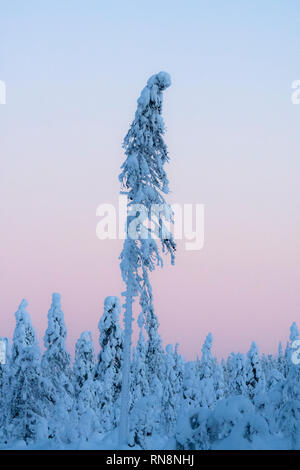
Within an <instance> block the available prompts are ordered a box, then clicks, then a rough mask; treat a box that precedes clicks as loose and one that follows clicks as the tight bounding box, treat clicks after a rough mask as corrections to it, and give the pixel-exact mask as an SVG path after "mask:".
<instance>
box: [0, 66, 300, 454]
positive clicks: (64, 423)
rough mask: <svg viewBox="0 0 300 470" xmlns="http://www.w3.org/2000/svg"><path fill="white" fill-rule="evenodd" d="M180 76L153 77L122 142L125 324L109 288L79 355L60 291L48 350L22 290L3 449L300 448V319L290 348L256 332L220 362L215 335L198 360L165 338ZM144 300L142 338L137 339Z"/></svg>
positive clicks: (4, 374) (2, 396)
mask: <svg viewBox="0 0 300 470" xmlns="http://www.w3.org/2000/svg"><path fill="white" fill-rule="evenodd" d="M170 84H171V79H170V76H169V75H168V74H167V73H165V72H160V73H158V74H156V75H153V76H152V77H150V79H149V80H148V82H147V85H146V86H145V88H144V89H143V90H142V93H141V95H140V98H139V99H138V107H137V111H136V114H135V118H134V120H133V122H132V125H131V127H130V129H129V131H128V134H127V135H126V137H125V140H124V144H123V147H124V150H125V155H126V159H125V162H124V163H123V165H122V172H121V174H120V176H119V179H120V182H121V184H122V193H123V194H126V195H127V197H128V215H127V223H126V227H127V229H126V230H127V237H126V238H125V240H124V246H123V250H122V252H121V256H120V260H121V262H120V265H121V274H122V279H123V281H124V284H125V286H126V289H125V291H124V293H123V297H124V298H125V302H124V305H123V307H124V329H123V325H121V322H120V313H121V303H120V300H119V298H118V297H107V298H106V299H105V302H104V312H103V314H102V316H101V318H100V321H99V325H98V327H99V346H100V352H99V355H98V357H97V358H96V357H95V352H94V345H93V342H92V337H91V333H90V332H83V333H82V334H81V336H80V338H79V339H78V341H77V343H76V347H75V356H74V361H72V360H71V356H70V354H69V353H68V352H67V350H66V346H65V344H66V334H67V329H66V325H65V323H64V315H63V312H62V307H61V298H60V295H59V294H53V296H52V304H51V307H50V310H49V312H48V328H47V330H46V332H45V336H44V350H43V353H42V352H41V349H40V347H39V344H38V339H37V335H36V332H35V329H34V326H33V325H32V323H31V320H30V316H29V314H28V312H27V301H26V300H23V301H22V302H21V304H20V306H19V309H18V310H17V312H16V314H15V316H16V328H15V332H14V336H13V340H12V342H10V341H9V340H8V339H3V340H2V341H4V342H5V343H6V361H5V363H4V364H0V447H1V448H3V449H7V448H14V449H24V448H27V449H28V448H31V449H72V448H73V449H74V448H75V449H118V448H132V449H151V450H152V449H204V450H207V449H297V448H298V449H299V448H300V366H299V365H296V364H295V363H294V362H295V361H294V362H293V361H292V355H293V351H294V350H293V346H294V342H295V341H296V340H299V332H298V329H297V326H296V324H295V323H293V325H292V326H291V330H290V336H289V341H288V342H287V345H286V347H285V349H283V348H282V346H281V345H279V349H278V354H277V355H275V356H272V355H268V356H265V355H261V354H260V353H259V351H258V348H257V346H256V344H255V343H254V342H253V343H252V345H251V347H250V350H249V352H248V353H247V354H246V355H244V354H241V353H232V354H230V356H229V357H228V358H227V359H226V360H225V359H224V360H222V361H221V362H219V361H217V359H216V358H215V357H214V356H213V353H212V344H213V338H212V335H211V334H208V335H207V337H206V340H205V342H204V344H203V346H202V349H201V354H200V351H199V358H198V359H197V360H196V361H194V362H185V361H184V360H183V358H182V356H181V355H180V354H179V352H178V345H175V346H172V345H168V346H167V347H166V348H165V349H164V348H163V346H162V340H161V337H160V335H159V322H158V317H157V315H156V313H155V310H154V301H153V293H152V287H151V283H150V276H149V273H151V271H153V270H154V269H155V267H156V266H162V265H163V259H162V256H161V253H160V250H159V248H158V244H157V243H156V240H159V242H160V244H161V251H162V252H164V254H165V255H170V258H171V263H172V264H174V260H175V251H176V244H175V242H174V240H173V237H172V234H171V233H170V232H167V231H166V230H165V227H164V221H168V222H172V212H171V211H170V207H169V206H168V205H167V204H166V202H165V199H164V196H163V195H164V194H167V193H168V191H169V190H168V179H167V175H166V172H165V169H164V165H165V163H167V162H168V161H169V156H168V152H167V147H166V144H165V143H164V140H163V137H162V136H163V134H164V123H163V119H162V92H163V91H164V90H165V89H166V88H167V87H169V86H170ZM137 207H138V210H134V209H136V208H137ZM153 207H155V209H156V213H155V215H156V224H155V225H154V227H153V226H152V228H146V227H145V226H144V225H143V221H142V220H141V219H140V213H141V212H142V211H143V213H144V214H143V215H144V219H149V220H150V219H151V215H152V212H153ZM133 227H134V229H133V230H132V228H133ZM153 235H155V237H154V236H153ZM137 299H138V301H139V304H138V305H139V307H140V313H139V316H138V319H137V327H138V340H137V342H136V344H135V345H134V348H132V329H133V328H132V324H133V303H134V301H136V300H137ZM182 315H184V312H182ZM200 347H201V345H199V349H200ZM2 362H3V361H2Z"/></svg>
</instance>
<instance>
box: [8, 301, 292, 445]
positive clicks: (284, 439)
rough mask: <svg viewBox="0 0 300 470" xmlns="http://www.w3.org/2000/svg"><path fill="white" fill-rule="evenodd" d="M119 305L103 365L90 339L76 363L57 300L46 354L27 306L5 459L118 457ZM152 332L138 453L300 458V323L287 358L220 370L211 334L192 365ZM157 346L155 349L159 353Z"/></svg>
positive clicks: (108, 317) (139, 379) (111, 309)
mask: <svg viewBox="0 0 300 470" xmlns="http://www.w3.org/2000/svg"><path fill="white" fill-rule="evenodd" d="M120 310H121V309H120V302H119V299H118V298H117V297H107V298H106V299H105V303H104V312H103V314H102V316H101V318H100V321H99V325H98V327H99V344H100V353H99V354H98V356H97V358H96V357H95V353H94V345H93V342H92V338H91V334H90V333H89V332H83V333H82V334H81V336H80V338H79V339H78V341H77V343H76V348H75V358H74V361H72V360H71V357H70V355H69V353H68V352H67V351H66V348H65V341H66V334H67V330H66V326H65V323H64V314H63V312H62V309H61V299H60V295H59V294H53V297H52V305H51V307H50V310H49V312H48V328H47V330H46V333H45V336H44V346H45V349H44V352H43V354H42V353H41V349H40V347H39V345H38V340H37V335H36V332H35V329H34V327H33V325H32V323H31V320H30V316H29V314H28V312H27V302H26V301H25V300H23V301H22V302H21V304H20V306H19V309H18V310H17V312H16V314H15V316H16V327H15V331H14V336H13V341H12V343H10V341H8V340H7V341H6V342H7V358H6V364H1V365H0V403H1V415H0V442H1V445H0V447H1V448H2V449H7V448H15V449H25V448H31V449H41V448H43V449H68V448H69V449H74V448H79V449H88V448H98V449H110V448H117V428H118V425H119V419H120V391H121V382H122V357H123V345H124V331H123V329H122V328H121V326H120V323H119V315H120ZM151 335H152V337H151V338H149V335H148V334H147V333H146V331H144V330H143V329H141V330H140V335H139V338H138V341H137V343H136V345H135V347H134V350H133V356H132V361H131V369H130V411H129V447H130V446H132V447H131V448H133V449H139V448H142V449H163V448H165V449H297V448H298V449H299V447H300V368H299V366H297V365H295V364H293V362H292V361H291V354H292V351H293V349H292V344H293V342H294V341H295V340H297V339H299V332H298V329H297V326H296V324H295V323H294V324H293V325H292V326H291V329H290V340H289V341H288V342H287V345H286V347H285V349H283V348H282V346H281V344H280V345H279V348H278V354H277V355H275V356H273V355H268V356H265V355H261V354H260V353H259V351H258V348H257V346H256V344H255V343H254V342H253V343H252V345H251V348H250V350H249V352H248V353H247V354H246V355H244V354H241V353H237V354H236V353H232V354H230V356H229V357H228V358H227V359H226V360H222V361H221V362H219V361H217V359H216V358H215V357H214V356H213V353H212V343H213V338H212V335H211V334H208V335H207V337H206V340H205V342H204V344H203V346H202V349H201V355H200V354H199V358H198V359H197V360H196V361H194V362H185V361H184V360H183V358H182V356H181V355H180V354H179V353H178V346H177V345H176V346H175V347H173V346H172V345H168V346H167V347H166V348H165V349H163V347H162V342H161V338H160V336H159V334H158V329H157V328H155V329H152V330H151ZM153 343H155V345H156V347H155V349H154V348H153V346H152V345H153Z"/></svg>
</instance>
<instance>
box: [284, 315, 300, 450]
mask: <svg viewBox="0 0 300 470" xmlns="http://www.w3.org/2000/svg"><path fill="white" fill-rule="evenodd" d="M299 338H300V336H299V331H298V327H297V325H296V323H295V322H294V323H293V324H292V326H291V328H290V342H289V343H288V347H287V356H288V374H287V378H286V381H285V383H284V384H283V387H282V396H281V406H280V410H279V428H280V430H281V431H282V432H283V434H284V435H285V436H286V437H287V438H289V439H290V441H291V448H292V449H299V446H300V365H299V364H295V363H294V361H293V360H292V354H293V343H294V341H298V340H299Z"/></svg>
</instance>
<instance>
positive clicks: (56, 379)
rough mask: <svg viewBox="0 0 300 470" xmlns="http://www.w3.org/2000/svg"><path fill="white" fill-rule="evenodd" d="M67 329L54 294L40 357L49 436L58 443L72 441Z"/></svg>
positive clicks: (69, 359) (71, 392) (70, 375)
mask: <svg viewBox="0 0 300 470" xmlns="http://www.w3.org/2000/svg"><path fill="white" fill-rule="evenodd" d="M66 336H67V329H66V326H65V322H64V314H63V312H62V310H61V296H60V294H57V293H54V294H53V295H52V304H51V307H50V309H49V311H48V328H47V330H46V333H45V336H44V345H45V352H44V354H43V357H42V370H43V376H44V379H45V381H44V384H45V393H46V394H47V396H48V397H49V401H50V403H51V405H50V407H49V435H50V437H51V438H55V439H56V440H57V441H58V442H60V441H66V442H69V441H70V440H71V439H72V438H73V428H74V426H73V425H72V420H73V419H74V415H73V405H74V388H73V378H72V369H71V357H70V355H69V353H68V352H67V351H66V348H65V343H66Z"/></svg>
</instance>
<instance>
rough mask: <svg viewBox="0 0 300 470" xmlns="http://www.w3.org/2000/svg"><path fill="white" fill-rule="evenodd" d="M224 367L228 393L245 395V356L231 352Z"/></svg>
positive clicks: (246, 390) (246, 391)
mask: <svg viewBox="0 0 300 470" xmlns="http://www.w3.org/2000/svg"><path fill="white" fill-rule="evenodd" d="M226 369H227V374H228V394H229V395H245V396H247V394H248V389H247V385H246V382H247V377H246V358H245V356H244V355H243V354H241V353H237V354H235V353H231V354H230V356H229V357H228V359H227V365H226Z"/></svg>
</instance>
